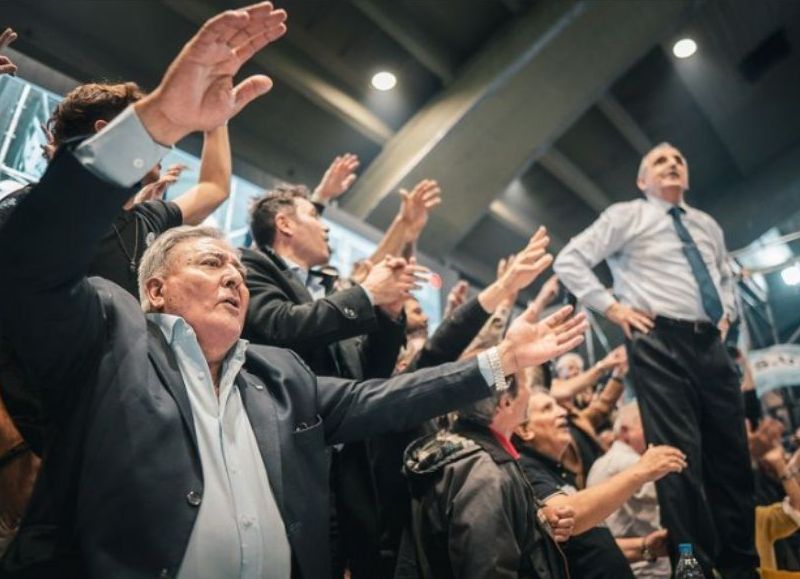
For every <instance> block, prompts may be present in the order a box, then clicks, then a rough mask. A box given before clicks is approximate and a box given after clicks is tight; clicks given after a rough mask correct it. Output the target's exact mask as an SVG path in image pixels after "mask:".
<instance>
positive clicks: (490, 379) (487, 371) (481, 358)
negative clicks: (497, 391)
mask: <svg viewBox="0 0 800 579" xmlns="http://www.w3.org/2000/svg"><path fill="white" fill-rule="evenodd" d="M478 370H480V371H481V376H483V379H484V380H486V384H487V386H489V387H490V388H491V389H492V390H494V376H492V366H491V364H489V355H488V354H487V353H486V352H481V353H480V354H478Z"/></svg>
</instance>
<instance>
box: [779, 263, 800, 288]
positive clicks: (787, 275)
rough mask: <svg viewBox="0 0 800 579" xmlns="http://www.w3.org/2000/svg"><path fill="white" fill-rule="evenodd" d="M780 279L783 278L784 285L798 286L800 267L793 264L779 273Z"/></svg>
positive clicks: (799, 282)
mask: <svg viewBox="0 0 800 579" xmlns="http://www.w3.org/2000/svg"><path fill="white" fill-rule="evenodd" d="M781 277H782V278H783V283H785V284H786V285H797V284H800V265H799V264H797V263H795V264H793V265H790V266H789V267H785V268H784V269H783V270H782V271H781Z"/></svg>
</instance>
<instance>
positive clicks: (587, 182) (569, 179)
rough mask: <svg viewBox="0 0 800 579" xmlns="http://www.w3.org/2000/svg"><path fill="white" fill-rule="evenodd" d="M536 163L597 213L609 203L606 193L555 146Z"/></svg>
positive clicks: (609, 198)
mask: <svg viewBox="0 0 800 579" xmlns="http://www.w3.org/2000/svg"><path fill="white" fill-rule="evenodd" d="M538 163H539V164H540V165H541V166H542V167H544V168H545V169H546V170H547V171H548V172H549V173H550V174H551V175H553V177H555V178H556V179H558V180H559V181H561V183H562V184H563V185H564V186H566V187H567V189H569V190H570V191H572V192H573V193H575V195H577V196H578V197H580V198H581V199H583V201H584V202H586V204H587V205H588V206H589V207H591V208H592V209H594V210H595V211H597V212H598V213H600V212H601V211H603V209H605V208H606V207H608V206H609V205H611V202H612V200H611V197H609V195H608V193H606V192H605V191H603V190H602V189H601V188H600V187H599V186H598V185H597V184H596V183H595V182H594V181H593V180H592V178H591V177H589V176H588V175H587V174H586V173H584V172H583V171H582V170H581V168H580V167H578V166H577V165H576V164H575V163H573V162H572V161H571V160H570V159H569V158H568V157H567V156H566V155H564V153H562V152H561V151H559V150H558V149H556V148H555V147H550V149H549V150H548V151H547V152H546V153H545V154H544V155H542V156H541V157H539V160H538Z"/></svg>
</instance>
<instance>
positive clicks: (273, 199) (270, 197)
mask: <svg viewBox="0 0 800 579" xmlns="http://www.w3.org/2000/svg"><path fill="white" fill-rule="evenodd" d="M309 197H310V193H309V191H308V187H306V186H305V185H280V186H278V187H276V188H275V189H273V190H272V191H269V192H267V193H266V194H264V195H263V196H261V197H259V198H257V199H255V200H254V201H253V205H252V206H251V207H250V233H252V234H253V239H254V240H255V242H256V244H257V245H258V246H259V247H263V246H265V245H268V246H272V244H273V243H275V217H276V216H277V215H278V213H280V212H281V211H283V212H285V213H290V214H294V210H295V205H294V203H295V199H308V198H309Z"/></svg>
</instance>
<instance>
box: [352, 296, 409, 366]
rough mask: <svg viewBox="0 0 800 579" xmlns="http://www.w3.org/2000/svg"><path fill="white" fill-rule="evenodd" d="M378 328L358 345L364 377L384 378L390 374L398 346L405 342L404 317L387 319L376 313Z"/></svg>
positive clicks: (397, 352) (380, 313) (383, 315)
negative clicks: (396, 319)
mask: <svg viewBox="0 0 800 579" xmlns="http://www.w3.org/2000/svg"><path fill="white" fill-rule="evenodd" d="M377 319H378V329H377V330H375V331H374V332H372V333H370V334H367V335H366V336H364V338H363V340H361V344H360V345H359V350H360V351H359V354H360V357H361V367H362V368H363V369H364V377H365V378H386V377H388V376H391V375H392V372H394V367H395V365H396V364H397V356H398V355H399V354H400V348H402V347H403V344H405V342H406V325H405V318H402V319H400V320H398V321H394V320H391V319H389V317H388V316H387V315H386V314H384V313H383V312H380V311H379V312H378V313H377Z"/></svg>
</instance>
